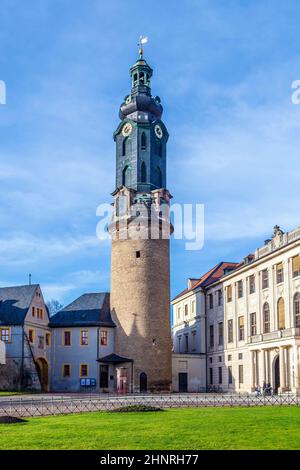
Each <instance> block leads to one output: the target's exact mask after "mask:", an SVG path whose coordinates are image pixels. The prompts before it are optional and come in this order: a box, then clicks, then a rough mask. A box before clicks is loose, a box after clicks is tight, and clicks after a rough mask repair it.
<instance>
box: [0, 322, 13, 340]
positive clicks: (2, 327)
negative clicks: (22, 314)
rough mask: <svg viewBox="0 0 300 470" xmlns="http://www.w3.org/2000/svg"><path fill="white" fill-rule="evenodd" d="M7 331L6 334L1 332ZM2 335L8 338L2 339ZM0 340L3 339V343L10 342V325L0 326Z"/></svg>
mask: <svg viewBox="0 0 300 470" xmlns="http://www.w3.org/2000/svg"><path fill="white" fill-rule="evenodd" d="M4 331H5V332H7V334H3V332H4ZM4 337H7V338H8V339H4ZM0 340H1V341H3V343H6V344H8V343H11V327H10V326H0Z"/></svg>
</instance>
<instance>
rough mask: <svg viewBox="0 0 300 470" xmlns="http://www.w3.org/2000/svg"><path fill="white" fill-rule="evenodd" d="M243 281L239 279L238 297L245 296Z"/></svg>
mask: <svg viewBox="0 0 300 470" xmlns="http://www.w3.org/2000/svg"><path fill="white" fill-rule="evenodd" d="M243 294H244V292H243V281H238V298H239V299H240V298H241V297H243Z"/></svg>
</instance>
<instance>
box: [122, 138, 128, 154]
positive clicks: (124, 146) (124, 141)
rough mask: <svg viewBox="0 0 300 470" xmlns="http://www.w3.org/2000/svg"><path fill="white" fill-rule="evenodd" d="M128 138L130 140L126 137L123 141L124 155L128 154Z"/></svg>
mask: <svg viewBox="0 0 300 470" xmlns="http://www.w3.org/2000/svg"><path fill="white" fill-rule="evenodd" d="M127 140H128V137H125V139H124V140H123V142H122V155H123V156H125V155H126V147H127Z"/></svg>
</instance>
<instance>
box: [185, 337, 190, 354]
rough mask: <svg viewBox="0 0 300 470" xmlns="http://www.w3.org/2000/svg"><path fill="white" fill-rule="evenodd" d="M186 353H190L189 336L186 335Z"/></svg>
mask: <svg viewBox="0 0 300 470" xmlns="http://www.w3.org/2000/svg"><path fill="white" fill-rule="evenodd" d="M184 352H185V353H187V352H189V335H184Z"/></svg>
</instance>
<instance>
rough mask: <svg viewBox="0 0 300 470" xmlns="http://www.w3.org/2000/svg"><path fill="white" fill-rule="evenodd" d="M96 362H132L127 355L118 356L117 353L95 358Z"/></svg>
mask: <svg viewBox="0 0 300 470" xmlns="http://www.w3.org/2000/svg"><path fill="white" fill-rule="evenodd" d="M97 362H104V363H105V364H122V363H124V362H133V360H132V359H128V357H123V356H119V355H118V354H114V353H112V354H108V356H104V357H101V358H100V359H97Z"/></svg>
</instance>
